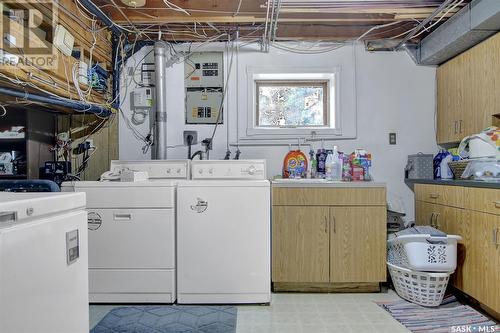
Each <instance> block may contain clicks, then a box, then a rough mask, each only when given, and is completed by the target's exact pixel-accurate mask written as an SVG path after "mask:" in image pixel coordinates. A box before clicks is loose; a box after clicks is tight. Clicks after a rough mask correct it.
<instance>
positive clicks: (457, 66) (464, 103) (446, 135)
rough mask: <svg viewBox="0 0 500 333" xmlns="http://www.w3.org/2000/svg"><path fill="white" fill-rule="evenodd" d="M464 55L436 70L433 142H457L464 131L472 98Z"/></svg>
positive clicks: (466, 54) (468, 65)
mask: <svg viewBox="0 0 500 333" xmlns="http://www.w3.org/2000/svg"><path fill="white" fill-rule="evenodd" d="M470 61H471V56H470V54H469V53H468V52H465V53H462V54H461V55H459V56H457V57H456V58H454V59H452V60H450V61H448V62H447V63H445V64H443V65H442V66H440V67H439V68H438V70H437V108H438V110H437V141H438V143H448V142H458V141H460V140H461V139H462V138H463V137H464V136H465V135H466V132H467V131H468V128H469V127H470V124H469V123H468V121H469V119H468V118H467V119H466V118H465V117H466V116H467V114H468V113H469V112H470V106H471V104H472V97H471V93H470V86H469V85H470V84H469V81H470Z"/></svg>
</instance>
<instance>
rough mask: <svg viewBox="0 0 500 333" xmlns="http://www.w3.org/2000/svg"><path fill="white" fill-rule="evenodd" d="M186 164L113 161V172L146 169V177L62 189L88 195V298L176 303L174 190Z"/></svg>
mask: <svg viewBox="0 0 500 333" xmlns="http://www.w3.org/2000/svg"><path fill="white" fill-rule="evenodd" d="M188 166H189V162H188V161H113V162H112V164H111V171H113V173H119V171H120V170H133V171H148V173H149V177H150V180H147V181H138V182H120V181H104V182H96V181H91V182H87V181H82V182H71V183H64V184H63V190H74V191H76V192H85V193H87V211H88V230H89V292H90V301H91V302H94V303H173V302H175V300H176V262H175V251H176V244H175V188H176V184H177V182H178V181H179V179H187V177H188V172H189V169H188ZM169 170H170V172H169ZM178 170H179V171H178ZM152 179H154V180H152Z"/></svg>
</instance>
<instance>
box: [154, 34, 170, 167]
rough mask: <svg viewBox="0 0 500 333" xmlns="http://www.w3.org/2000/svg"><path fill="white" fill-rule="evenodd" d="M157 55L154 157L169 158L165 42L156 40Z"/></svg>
mask: <svg viewBox="0 0 500 333" xmlns="http://www.w3.org/2000/svg"><path fill="white" fill-rule="evenodd" d="M154 55H155V87H156V113H155V119H154V121H155V131H154V150H153V159H155V160H166V159H167V94H166V89H165V87H166V81H167V76H166V71H167V68H166V57H167V47H166V45H165V43H164V42H156V43H155V47H154Z"/></svg>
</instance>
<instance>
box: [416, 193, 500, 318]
mask: <svg viewBox="0 0 500 333" xmlns="http://www.w3.org/2000/svg"><path fill="white" fill-rule="evenodd" d="M419 190H420V188H416V193H415V194H416V198H417V200H416V202H415V213H416V214H415V215H416V224H417V225H431V226H434V227H436V228H438V229H440V230H442V231H444V232H446V233H447V234H452V235H459V236H461V237H462V240H461V241H460V242H459V244H458V246H457V269H456V271H455V273H454V274H453V275H452V276H451V280H450V283H451V284H452V285H453V286H454V287H456V288H457V289H459V290H461V291H463V292H464V293H466V294H467V295H470V296H472V297H473V298H475V299H476V300H477V301H479V302H480V303H481V304H484V305H485V306H486V307H488V308H489V309H491V310H493V312H494V313H497V314H498V313H500V212H499V211H498V210H499V208H497V207H496V205H497V202H498V197H499V196H500V195H499V194H498V193H499V191H498V190H496V189H482V188H475V189H469V188H466V189H465V190H466V193H467V194H468V195H466V196H464V200H463V201H462V202H461V203H459V204H460V205H461V207H463V208H456V207H451V206H448V205H447V202H444V204H435V203H429V202H424V201H421V200H418V198H419V197H424V198H425V196H422V193H417V192H418V191H419ZM463 190H464V189H463V188H461V187H458V186H457V191H463ZM452 204H453V205H456V204H457V202H456V201H454V202H453V203H452Z"/></svg>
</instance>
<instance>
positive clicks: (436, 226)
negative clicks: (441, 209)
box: [434, 213, 440, 229]
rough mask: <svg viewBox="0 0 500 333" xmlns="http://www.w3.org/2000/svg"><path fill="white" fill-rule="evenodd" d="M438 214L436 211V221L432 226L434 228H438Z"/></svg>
mask: <svg viewBox="0 0 500 333" xmlns="http://www.w3.org/2000/svg"><path fill="white" fill-rule="evenodd" d="M439 215H440V214H439V213H436V223H434V228H436V229H439V220H438V218H439Z"/></svg>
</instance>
